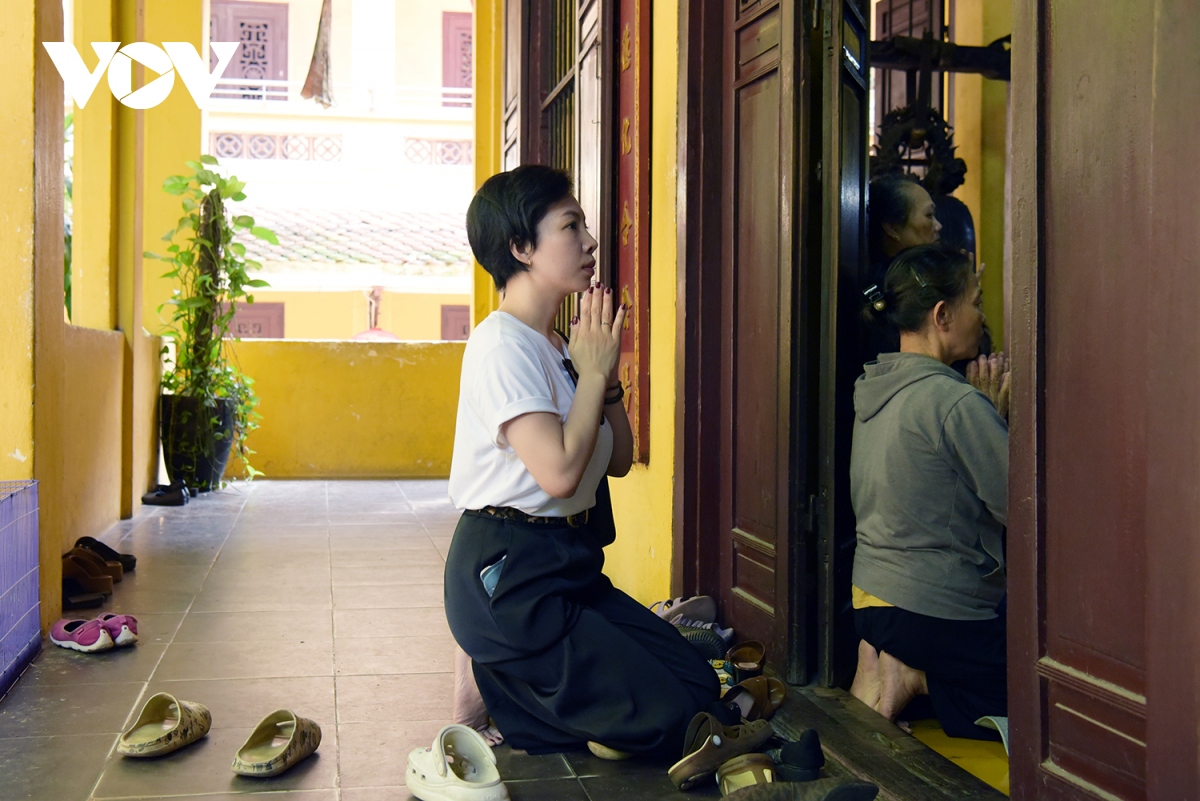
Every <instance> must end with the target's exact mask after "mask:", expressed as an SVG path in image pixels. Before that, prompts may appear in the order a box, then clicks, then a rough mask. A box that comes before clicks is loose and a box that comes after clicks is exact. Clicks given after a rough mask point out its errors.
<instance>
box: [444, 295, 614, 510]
mask: <svg viewBox="0 0 1200 801" xmlns="http://www.w3.org/2000/svg"><path fill="white" fill-rule="evenodd" d="M566 356H567V354H566V350H565V349H564V350H562V351H560V350H558V348H556V347H555V346H554V345H552V344H551V343H550V341H549V340H547V339H546V337H545V336H543V335H542V334H540V333H538V332H537V331H535V330H533V329H532V328H530V327H529V326H527V325H525V323H523V322H521V321H520V320H518V319H517V318H516V317H513V316H512V315H511V314H508V313H507V312H500V311H497V312H492V313H491V314H490V315H488V317H487V319H486V320H484V321H483V322H481V323H480V324H479V325H478V326H476V328H475V330H474V331H472V332H471V337H470V339H469V340H468V341H467V348H466V351H465V353H464V354H463V364H462V378H461V381H460V385H459V395H458V421H457V423H456V427H455V431H454V456H453V458H452V460H451V462H450V500H451V501H453V502H454V505H455V506H456V507H458V508H459V509H482V508H483V507H485V506H511V507H513V508H516V509H520V510H521V511H522V512H525V513H526V514H530V515H536V516H538V517H566V516H567V515H573V514H578V513H579V512H582V511H584V510H585V509H590V508H591V507H592V506H594V505H595V503H596V487H598V486H599V484H600V479H601V478H602V477H603V476H604V472H605V471H606V470H607V469H608V460H609V457H610V456H611V455H612V428H611V427H610V426H608V425H607V424H602V425H601V426H600V435H599V437H598V438H597V440H596V449H595V451H593V453H592V459H591V461H590V462H588V466H587V469H586V470H585V471H584V474H583V480H582V481H580V482H579V489H578V490H577V491H576V492H575V494H574V495H573V496H571V497H570V498H565V499H560V498H554V497H552V496H551V495H550V494H549V493H547V492H546V491H545V490H543V489H542V488H541V487H540V486H538V483H537V481H535V480H534V478H533V476H532V475H531V474H530V472H529V471H528V470H527V469H526V468H525V464H524V462H522V461H521V459H520V457H518V456H517V454H516V452H515V451H514V450H513V449H512V446H511V445H509V444H508V440H506V439H505V438H504V436H503V435H502V434H501V433H500V429H501V428H502V427H503V425H504V424H505V423H507V422H508V421H509V420H512V419H514V418H516V417H520V416H521V415H523V414H529V413H530V412H551V413H554V414H557V415H558V418H559V420H561V421H563V422H566V419H567V412H569V411H570V410H571V401H572V400H573V399H574V397H575V384H574V382H572V381H571V377H570V376H569V375H568V374H567V369H566V367H564V366H563V359H564V358H566Z"/></svg>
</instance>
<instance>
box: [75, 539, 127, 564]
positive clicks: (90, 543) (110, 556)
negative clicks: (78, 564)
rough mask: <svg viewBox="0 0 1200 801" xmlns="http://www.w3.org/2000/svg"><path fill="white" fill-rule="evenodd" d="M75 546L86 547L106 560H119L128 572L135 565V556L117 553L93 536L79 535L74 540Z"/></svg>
mask: <svg viewBox="0 0 1200 801" xmlns="http://www.w3.org/2000/svg"><path fill="white" fill-rule="evenodd" d="M75 547H76V548H87V549H88V550H89V551H92V552H93V553H95V554H96V555H98V556H99V557H100V558H101V559H103V560H104V561H106V562H120V563H121V567H122V568H124V569H125V571H126V572H129V571H131V570H133V569H134V568H136V567H137V557H136V556H134V555H133V554H128V553H117V552H116V551H115V550H113V549H112V548H110V547H109V546H107V545H105V544H104V543H103V542H101V541H100V540H98V539H96V538H95V537H80V538H79V539H77V540H75Z"/></svg>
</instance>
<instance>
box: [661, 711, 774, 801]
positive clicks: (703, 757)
mask: <svg viewBox="0 0 1200 801" xmlns="http://www.w3.org/2000/svg"><path fill="white" fill-rule="evenodd" d="M773 735H774V732H773V731H771V725H770V724H769V723H767V722H766V721H765V720H755V721H753V722H750V723H742V724H739V725H737V726H722V725H721V721H719V720H717V719H716V717H714V716H713V715H711V714H709V713H708V712H701V713H699V714H697V715H696V717H694V718H692V722H691V723H690V724H689V725H688V730H687V734H686V735H685V736H684V738H683V743H684V745H683V759H681V760H679V761H678V762H676V763H675V764H674V765H672V766H671V769H670V770H668V771H667V774H668V775H669V776H670V777H671V781H672V782H674V783H675V786H676V787H678V788H679V789H680V790H686V789H688V788H689V787H692V786H694V785H695V784H696V782H698V781H700V780H701V779H703V778H704V777H706V776H711V775H712V774H713V771H715V770H716V769H717V768H719V767H720V766H721V765H722V764H723V763H725V762H728V761H729V760H731V759H733V758H734V757H736V756H741V755H742V754H747V753H749V752H751V751H754V750H756V749H758V748H761V747H762V746H763V745H764V744H765V743H766V742H767V740H770V739H771V737H772V736H773Z"/></svg>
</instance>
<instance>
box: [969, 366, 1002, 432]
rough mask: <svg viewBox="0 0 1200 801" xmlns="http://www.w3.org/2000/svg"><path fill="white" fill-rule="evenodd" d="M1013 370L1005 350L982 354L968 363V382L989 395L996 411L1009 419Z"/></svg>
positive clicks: (988, 397)
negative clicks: (986, 354)
mask: <svg viewBox="0 0 1200 801" xmlns="http://www.w3.org/2000/svg"><path fill="white" fill-rule="evenodd" d="M1011 380H1012V371H1011V370H1010V367H1009V361H1008V355H1007V354H1006V353H1004V351H999V352H997V353H993V354H992V355H991V356H983V355H980V356H979V357H978V358H976V359H973V360H972V361H970V362H968V363H967V382H968V383H969V384H970V385H971V386H973V387H975V389H977V390H979V391H980V392H982V393H983V394H984V395H986V396H987V399H988V400H990V401H991V402H992V405H993V406H995V407H996V411H997V412H999V413H1000V416H1001V417H1003V418H1004V419H1005V420H1008V400H1009V395H1010V392H1011V389H1010V383H1011Z"/></svg>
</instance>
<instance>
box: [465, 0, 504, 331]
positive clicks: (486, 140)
mask: <svg viewBox="0 0 1200 801" xmlns="http://www.w3.org/2000/svg"><path fill="white" fill-rule="evenodd" d="M474 22H475V38H474V43H475V186H476V187H480V186H483V182H484V181H486V180H487V179H488V178H490V177H492V176H493V175H495V174H496V173H498V172H500V162H501V159H500V147H501V145H502V144H503V141H502V140H501V138H500V129H501V125H502V118H503V113H504V98H503V86H504V80H503V77H504V2H503V0H477V1H476V3H475V18H474ZM473 277H474V303H473V304H472V305H473V307H474V308H473V312H472V318H473V320H474V322H475V324H476V325H478V324H479V321H480V320H482V319H483V318H484V317H487V316H488V315H489V314H491V313H492V312H493V311H495V309H496V307H497V306H499V305H500V296H499V294H498V293H497V292H496V285H495V284H494V283H493V282H492V277H491V276H490V275H488V274H487V273H486V272H485V271H484V269H483V268H482V267H480V266H479V264H478V262H476V263H475V270H474V273H473Z"/></svg>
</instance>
